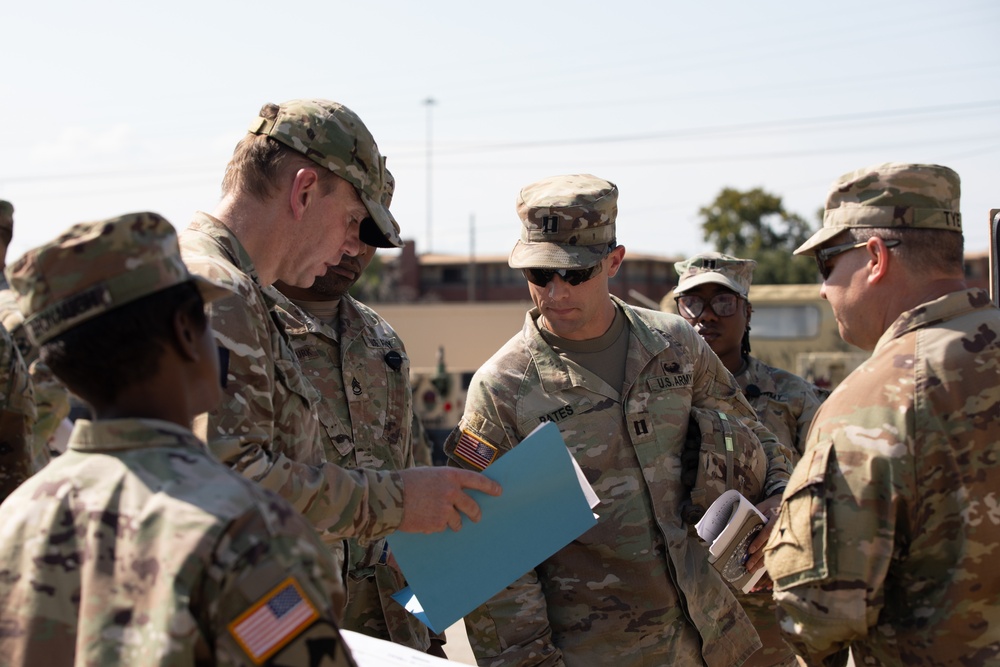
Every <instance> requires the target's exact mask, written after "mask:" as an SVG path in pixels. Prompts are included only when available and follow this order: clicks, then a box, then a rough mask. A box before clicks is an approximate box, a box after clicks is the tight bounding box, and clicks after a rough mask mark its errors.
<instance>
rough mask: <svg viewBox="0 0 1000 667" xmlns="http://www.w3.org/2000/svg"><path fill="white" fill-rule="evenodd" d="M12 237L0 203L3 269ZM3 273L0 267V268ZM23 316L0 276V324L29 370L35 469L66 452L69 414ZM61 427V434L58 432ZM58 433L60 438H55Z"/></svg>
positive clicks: (9, 215)
mask: <svg viewBox="0 0 1000 667" xmlns="http://www.w3.org/2000/svg"><path fill="white" fill-rule="evenodd" d="M13 235H14V207H13V206H12V205H11V204H10V203H9V202H5V201H0V241H2V243H0V263H2V264H3V265H4V266H6V261H7V247H8V245H9V244H10V240H11V238H13ZM0 271H2V267H0ZM23 322H24V316H23V315H21V311H20V310H19V309H18V306H17V294H16V293H15V292H14V290H12V289H10V285H8V284H7V278H6V277H5V276H4V275H3V274H2V273H0V324H2V325H3V326H4V328H5V329H7V331H9V332H10V335H11V337H12V338H13V339H14V342H15V343H16V344H17V349H18V351H19V352H20V353H21V357H22V358H23V359H24V363H25V364H27V366H28V375H29V376H30V378H31V386H32V389H33V391H34V395H35V412H36V419H35V425H34V438H33V440H32V448H33V458H34V460H35V469H36V470H38V469H39V468H41V466H43V465H45V464H46V463H48V461H49V459H50V458H51V455H52V454H57V453H59V452H60V451H62V450H63V449H64V448H65V436H66V435H68V428H69V427H70V426H71V425H70V424H69V422H68V421H67V422H66V423H64V420H66V418H67V417H68V416H69V413H70V396H69V391H68V390H67V389H66V387H65V386H64V385H63V383H62V382H60V381H59V380H58V378H56V377H55V376H54V375H52V371H50V370H49V369H48V367H47V366H46V365H45V364H43V363H41V362H40V361H39V360H38V348H37V346H35V345H34V344H33V343H32V342H31V340H30V339H29V338H28V334H27V333H25V331H24V328H23V327H22V324H23ZM60 427H62V430H60ZM57 431H59V433H60V436H59V437H58V438H57V437H56V432H57Z"/></svg>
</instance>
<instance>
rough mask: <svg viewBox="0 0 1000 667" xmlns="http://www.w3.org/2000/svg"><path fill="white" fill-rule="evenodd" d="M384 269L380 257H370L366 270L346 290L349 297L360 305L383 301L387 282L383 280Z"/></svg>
mask: <svg viewBox="0 0 1000 667" xmlns="http://www.w3.org/2000/svg"><path fill="white" fill-rule="evenodd" d="M384 278H385V268H384V264H383V262H382V257H381V256H379V255H377V254H376V255H375V256H374V257H372V261H371V263H370V264H369V265H368V268H366V269H365V270H364V272H363V273H362V274H361V276H360V277H359V278H358V280H357V282H356V283H354V284H353V285H351V289H350V290H348V292H349V293H350V295H351V296H353V297H354V298H355V299H357V300H358V301H360V302H361V303H374V302H377V301H382V300H384V299H385V297H386V294H385V291H386V288H387V287H388V281H386V280H385V279H384Z"/></svg>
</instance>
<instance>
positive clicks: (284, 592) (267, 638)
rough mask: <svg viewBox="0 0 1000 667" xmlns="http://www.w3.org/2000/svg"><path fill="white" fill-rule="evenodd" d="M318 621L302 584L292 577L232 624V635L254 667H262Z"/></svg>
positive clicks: (230, 629)
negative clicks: (259, 666)
mask: <svg viewBox="0 0 1000 667" xmlns="http://www.w3.org/2000/svg"><path fill="white" fill-rule="evenodd" d="M317 618H319V612H318V611H317V610H316V607H314V606H313V604H312V603H311V602H310V601H309V598H308V597H306V595H305V593H303V592H302V588H301V586H299V582H297V581H296V580H295V577H289V578H287V579H285V580H284V581H283V582H281V583H280V584H278V585H277V586H275V587H274V588H272V589H271V590H270V591H269V592H268V593H267V595H265V596H264V597H263V598H261V599H260V600H258V601H257V602H256V603H254V605H253V606H252V607H250V608H249V609H247V610H246V611H245V612H243V613H242V614H240V615H239V617H237V619H236V620H235V621H233V622H232V623H230V624H229V632H230V634H232V635H233V638H234V639H236V642H237V643H238V644H239V645H240V646H241V647H242V648H243V650H244V651H246V653H247V655H248V656H250V660H252V661H253V664H255V665H260V664H263V663H264V661H265V660H267V659H268V658H270V657H271V656H272V655H274V654H275V653H277V652H278V651H279V650H281V649H282V648H283V647H284V646H285V645H286V644H288V642H290V641H292V640H293V639H295V637H297V636H298V635H299V633H300V632H301V631H302V630H304V629H305V628H307V627H309V625H310V624H312V622H313V621H315V620H316V619H317Z"/></svg>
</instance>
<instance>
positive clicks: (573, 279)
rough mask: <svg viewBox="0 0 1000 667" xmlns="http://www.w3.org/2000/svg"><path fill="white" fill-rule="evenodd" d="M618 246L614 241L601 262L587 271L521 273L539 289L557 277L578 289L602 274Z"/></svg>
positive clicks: (567, 270) (523, 271) (551, 270)
mask: <svg viewBox="0 0 1000 667" xmlns="http://www.w3.org/2000/svg"><path fill="white" fill-rule="evenodd" d="M617 246H618V244H617V243H615V242H614V241H612V242H611V243H609V244H608V248H607V250H605V251H604V255H603V256H602V257H601V259H600V261H598V262H597V264H594V265H593V266H591V267H590V268H587V269H521V273H523V274H524V277H525V278H527V280H528V282H529V283H531V284H532V285H538V286H539V287H545V286H546V285H548V284H549V283H550V282H552V279H553V278H555V277H556V276H559V277H560V278H562V279H563V281H564V282H566V283H567V284H569V285H572V286H573V287H576V286H577V285H579V284H581V283H585V282H587V281H588V280H590V279H591V278H593V277H594V276H596V275H597V274H598V273H600V272H601V266H602V265H603V264H604V260H605V259H606V258H607V256H608V255H610V254H611V252H612V251H613V250H614V249H615V248H616V247H617Z"/></svg>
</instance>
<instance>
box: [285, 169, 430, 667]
mask: <svg viewBox="0 0 1000 667" xmlns="http://www.w3.org/2000/svg"><path fill="white" fill-rule="evenodd" d="M386 177H387V178H386V180H387V182H386V191H385V193H384V194H383V204H384V205H385V206H386V208H388V207H389V203H390V201H391V199H392V189H393V187H394V184H393V181H392V179H391V174H389V172H388V171H386ZM374 256H375V248H374V247H373V246H370V245H368V244H367V243H362V244H361V250H360V252H359V253H358V255H357V256H356V257H347V256H345V257H344V259H343V260H341V262H340V264H338V265H337V266H331V267H329V268H328V269H327V271H326V273H325V274H324V275H322V276H320V277H318V278H316V281H315V282H314V283H313V284H312V286H311V287H308V288H303V287H295V286H293V285H286V284H285V283H283V282H281V281H278V282H277V283H275V287H277V289H278V290H279V291H280V292H281V293H282V294H283V295H284V296H286V297H288V300H285V299H283V298H282V297H281V295H276V301H277V302H278V314H279V315H280V316H281V319H282V321H283V322H284V324H285V330H286V331H287V332H288V335H289V337H290V338H291V343H292V349H293V350H294V351H295V356H296V357H297V358H298V360H299V363H300V364H301V365H302V370H303V371H304V372H305V375H306V377H307V378H308V379H309V381H310V383H311V384H312V385H313V386H314V387H315V388H316V389H317V390H318V391H319V393H320V395H321V396H322V400H321V401H320V403H319V405H318V406H317V410H318V412H319V419H320V423H321V424H322V426H323V429H322V430H323V434H324V437H325V438H326V439H327V445H326V451H327V452H328V454H327V456H328V457H329V460H330V461H331V462H332V463H335V464H337V465H339V466H342V467H344V468H370V469H373V470H402V469H404V468H412V467H413V466H414V465H416V463H415V451H414V440H413V437H414V433H413V431H412V427H413V424H414V419H413V416H414V415H413V396H412V393H411V390H410V362H409V358H408V357H407V355H406V350H405V349H404V347H403V342H402V341H401V340H400V338H399V336H397V335H396V332H395V331H393V329H392V327H391V326H389V323H388V322H386V321H385V320H383V319H382V318H381V317H379V315H378V313H376V312H375V311H374V310H372V309H371V308H368V307H367V306H365V305H364V304H362V303H360V302H358V301H357V300H356V299H354V298H353V297H351V295H350V294H348V290H349V289H350V288H351V286H352V285H354V283H356V282H357V280H358V278H360V277H361V274H362V273H363V272H364V270H365V269H366V268H367V267H368V264H369V263H370V262H371V260H372V258H373V257H374ZM289 301H291V303H289ZM375 406H377V409H373V407H375ZM420 445H422V443H418V446H420ZM347 545H348V547H347V554H348V557H347V565H348V568H349V577H348V581H347V593H348V596H347V599H348V603H347V607H346V609H345V611H344V613H343V616H342V619H343V620H342V622H341V625H342V626H343V627H344V628H346V629H348V630H355V631H357V632H362V633H364V634H367V635H371V636H373V637H378V638H380V639H386V640H389V641H393V642H395V643H397V644H403V645H405V646H409V647H411V648H415V649H417V650H420V651H428V650H430V651H431V652H433V653H434V654H435V655H439V656H441V657H444V653H443V652H442V651H441V643H443V642H442V641H441V640H442V639H443V637H441V638H438V637H434V636H433V635H429V633H428V629H427V626H426V625H424V624H423V623H421V622H420V621H419V620H417V618H416V617H415V616H413V615H412V614H410V613H408V612H407V611H406V610H405V609H404V608H403V607H402V606H401V605H400V604H399V603H398V602H396V601H395V600H393V599H392V597H391V596H392V594H393V593H395V592H396V591H398V590H400V589H402V588H403V587H404V586H406V581H405V578H404V577H403V575H402V574H401V573H400V572H399V570H398V569H397V568H396V567H393V566H392V565H393V564H394V562H393V561H392V560H391V559H390V558H388V545H387V544H386V542H385V540H384V539H378V540H374V541H368V542H367V543H364V544H363V543H361V542H360V541H358V540H356V539H351V540H349V541H348V543H347ZM432 638H434V639H435V641H434V643H433V647H432V642H431V639H432Z"/></svg>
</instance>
